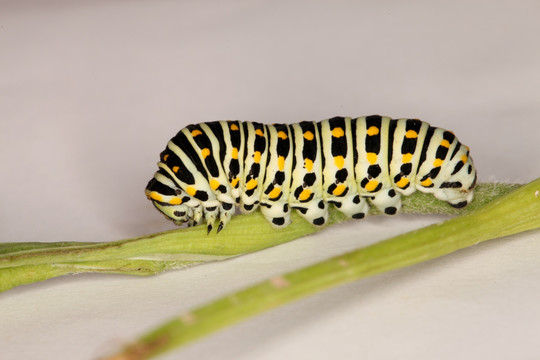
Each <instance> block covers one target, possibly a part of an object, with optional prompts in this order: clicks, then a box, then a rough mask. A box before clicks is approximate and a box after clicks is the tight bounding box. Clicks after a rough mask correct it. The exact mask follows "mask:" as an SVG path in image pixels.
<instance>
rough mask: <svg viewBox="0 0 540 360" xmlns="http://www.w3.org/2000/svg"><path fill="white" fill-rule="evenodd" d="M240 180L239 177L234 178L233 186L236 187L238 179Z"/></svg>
mask: <svg viewBox="0 0 540 360" xmlns="http://www.w3.org/2000/svg"><path fill="white" fill-rule="evenodd" d="M239 180H240V179H239V178H237V177H236V178H234V179H232V181H231V186H232V187H234V188H235V187H236V185H238V181H239Z"/></svg>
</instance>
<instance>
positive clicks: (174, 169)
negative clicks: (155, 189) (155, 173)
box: [172, 166, 180, 174]
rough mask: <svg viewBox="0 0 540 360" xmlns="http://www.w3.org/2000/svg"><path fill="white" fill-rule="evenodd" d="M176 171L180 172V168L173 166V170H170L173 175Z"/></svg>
mask: <svg viewBox="0 0 540 360" xmlns="http://www.w3.org/2000/svg"><path fill="white" fill-rule="evenodd" d="M178 170H180V166H173V168H172V171H173V173H175V174H176V173H177V172H178Z"/></svg>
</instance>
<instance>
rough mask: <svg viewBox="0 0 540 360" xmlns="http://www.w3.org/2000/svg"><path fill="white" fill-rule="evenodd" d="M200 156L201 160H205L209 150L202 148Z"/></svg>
mask: <svg viewBox="0 0 540 360" xmlns="http://www.w3.org/2000/svg"><path fill="white" fill-rule="evenodd" d="M201 155H202V157H203V159H206V157H207V156H208V155H210V149H209V148H204V149H202V150H201Z"/></svg>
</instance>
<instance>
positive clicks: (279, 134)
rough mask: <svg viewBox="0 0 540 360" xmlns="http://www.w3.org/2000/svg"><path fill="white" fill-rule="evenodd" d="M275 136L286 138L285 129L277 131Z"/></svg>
mask: <svg viewBox="0 0 540 360" xmlns="http://www.w3.org/2000/svg"><path fill="white" fill-rule="evenodd" d="M277 137H278V138H280V139H283V140H286V139H287V134H285V131H280V132H278V133H277Z"/></svg>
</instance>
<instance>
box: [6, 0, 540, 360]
mask: <svg viewBox="0 0 540 360" xmlns="http://www.w3.org/2000/svg"><path fill="white" fill-rule="evenodd" d="M539 17H540V4H538V2H534V1H522V2H510V1H507V2H502V1H500V2H479V1H478V2H470V1H457V2H455V1H454V2H451V3H446V4H441V3H439V2H432V1H412V2H401V3H395V2H368V1H365V2H360V1H357V2H353V1H335V2H323V1H288V2H280V3H277V2H261V1H243V2H239V1H228V2H219V1H213V2H208V1H207V2H196V1H177V2H174V1H151V2H149V1H128V0H123V1H104V0H103V1H76V2H73V1H63V0H53V1H47V2H44V1H37V0H34V1H24V2H21V1H15V0H13V1H0V51H1V55H0V164H1V167H0V179H1V180H0V181H1V185H2V189H3V194H2V203H1V207H0V241H3V242H12V241H111V240H116V239H121V238H128V237H133V236H138V235H142V234H149V233H152V232H157V231H161V230H165V229H169V228H172V227H173V225H172V223H169V222H166V221H165V220H164V219H163V218H162V216H160V215H159V214H158V213H157V212H156V211H155V210H154V209H153V207H152V206H151V205H150V203H149V202H148V201H147V200H146V198H145V196H144V193H143V189H144V187H145V185H146V182H147V181H148V180H149V179H150V177H151V176H152V173H153V172H154V170H155V168H156V167H155V163H156V162H157V160H158V154H159V153H160V152H161V150H162V149H163V148H164V146H165V144H166V142H167V140H168V139H169V138H170V137H172V136H173V135H174V134H175V133H176V132H177V131H178V130H180V129H181V128H182V127H183V126H185V125H187V124H189V123H196V122H202V121H210V120H218V119H240V120H256V121H261V122H267V123H272V122H294V121H299V120H321V119H324V118H327V117H331V116H334V115H346V116H360V115H369V114H374V113H380V114H382V115H388V116H393V117H418V118H420V119H423V120H425V121H428V122H430V123H432V124H433V125H436V126H440V127H445V128H448V129H451V130H452V131H454V132H455V133H456V134H457V135H458V137H459V139H460V140H461V141H462V142H463V143H465V144H467V145H469V146H470V147H471V149H472V154H473V157H474V159H475V162H476V164H477V167H478V170H479V174H480V181H493V180H501V181H516V182H527V181H530V180H532V179H534V178H536V177H538V176H540V146H539V145H538V144H539V140H540V128H539V125H538V122H539V120H540V98H539V96H538V95H539V93H538V89H539V88H540V47H539V46H538V36H537V35H538V34H539V33H540V22H538V18H539ZM442 219H443V218H442V217H429V216H396V217H394V218H390V217H377V218H375V217H374V218H371V219H367V220H364V221H355V222H351V223H348V224H345V225H342V226H339V227H335V228H331V229H327V230H325V231H323V232H320V233H319V234H317V235H315V236H310V237H307V238H304V239H301V240H297V241H294V242H292V243H289V244H286V245H283V246H279V247H277V248H273V249H269V250H267V251H263V252H260V253H257V254H252V255H249V256H244V257H241V258H237V259H234V260H231V261H226V262H222V263H214V264H210V265H205V266H200V267H196V268H192V269H189V270H185V271H173V272H169V273H166V274H163V275H160V276H158V277H151V278H135V277H125V276H112V275H79V276H71V277H64V278H59V279H53V280H49V281H46V282H43V283H40V284H34V285H30V286H24V287H21V288H18V289H15V290H11V291H8V292H6V293H3V294H0V319H1V320H0V322H1V326H0V344H1V354H2V355H1V357H2V359H38V358H39V359H52V358H54V359H90V358H96V357H98V356H100V355H104V354H106V353H107V352H109V351H112V350H114V349H116V348H117V346H119V345H121V344H123V343H125V342H126V341H130V340H131V339H133V338H134V337H136V336H137V335H139V334H141V333H142V332H143V331H146V330H148V329H150V328H151V327H152V326H154V325H157V324H159V323H160V322H161V321H163V320H165V319H168V318H170V317H172V316H174V315H175V314H180V313H182V312H184V311H186V310H188V309H190V308H192V307H194V306H199V305H202V304H204V303H206V302H208V301H211V300H213V299H216V298H217V297H219V296H221V295H223V294H226V293H228V292H230V291H232V290H237V289H240V288H242V287H244V286H247V285H249V284H253V283H255V282H258V281H261V280H263V279H265V278H267V277H269V276H273V275H277V274H279V273H282V272H284V271H290V270H294V269H296V268H299V267H302V266H305V265H307V264H310V263H313V262H316V261H319V260H322V259H324V258H327V257H329V256H331V255H335V254H340V253H343V252H345V251H348V250H351V249H353V248H357V247H360V246H363V245H366V244H368V243H372V242H375V241H377V240H381V239H384V238H388V237H390V236H393V235H396V234H399V233H402V232H404V231H407V230H410V229H413V228H419V227H422V226H425V225H427V224H429V223H432V222H436V221H440V220H442ZM539 240H540V233H538V232H535V233H530V234H522V235H519V236H514V237H512V238H508V239H501V240H496V241H492V242H489V243H485V244H482V245H479V246H476V247H473V248H471V249H466V250H463V251H460V252H458V253H456V254H453V255H450V256H447V257H445V258H443V259H439V260H435V261H431V262H429V263H426V264H421V265H418V266H414V267H411V268H408V269H404V270H401V271H395V272H392V273H389V274H384V275H381V276H376V277H373V278H370V279H367V280H363V281H359V282H356V283H353V284H349V285H346V286H342V287H339V288H336V289H333V290H331V291H328V292H326V293H323V294H319V295H316V296H314V297H311V298H308V299H306V300H304V301H300V302H298V303H295V304H292V305H290V306H286V307H284V308H281V309H279V310H277V311H273V312H269V313H266V314H264V315H262V316H259V317H257V318H254V319H251V320H249V321H247V322H244V323H242V324H241V325H239V326H235V327H232V328H230V329H227V330H225V331H222V332H220V333H217V334H215V335H213V336H211V337H209V338H206V339H204V340H202V341H200V342H198V343H195V344H193V345H190V346H189V347H187V348H185V349H183V350H182V352H176V353H171V354H169V355H167V356H165V357H164V359H176V358H178V357H179V356H181V357H182V359H216V358H219V359H282V358H291V359H328V358H343V359H352V358H364V359H390V358H391V359H395V358H399V359H434V358H437V359H456V358H469V359H478V358H490V359H509V358H513V359H529V358H538V357H539V356H540V350H539V347H538V343H537V342H538V334H539V333H540V307H539V306H538V299H539V298H540V281H538V279H539V278H540V266H539V265H540V241H539Z"/></svg>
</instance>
